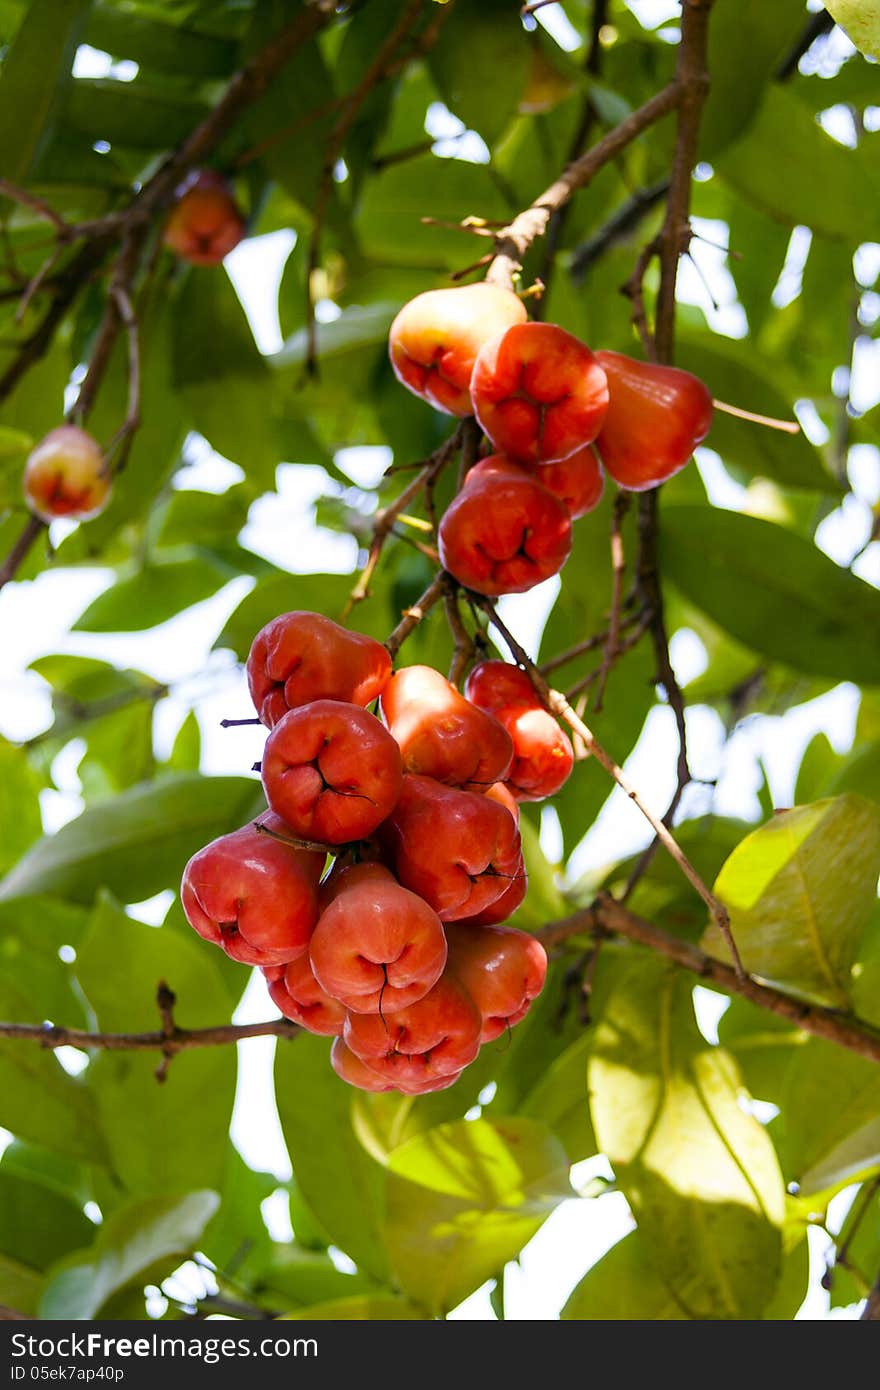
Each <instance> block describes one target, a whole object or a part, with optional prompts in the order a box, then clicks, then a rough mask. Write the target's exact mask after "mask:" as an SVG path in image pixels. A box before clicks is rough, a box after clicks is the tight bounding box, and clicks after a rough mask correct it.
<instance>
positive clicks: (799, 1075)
mask: <svg viewBox="0 0 880 1390" xmlns="http://www.w3.org/2000/svg"><path fill="white" fill-rule="evenodd" d="M877 1073H878V1067H877V1064H876V1062H870V1061H868V1060H867V1058H865V1057H859V1056H857V1054H856V1053H853V1052H848V1051H846V1050H844V1049H843V1048H841V1047H835V1046H834V1045H833V1044H832V1043H826V1042H821V1041H820V1040H819V1039H818V1038H810V1039H809V1041H808V1042H806V1043H805V1044H804V1045H803V1046H802V1047H799V1048H798V1049H797V1050H796V1052H795V1053H794V1054H793V1057H792V1061H791V1065H790V1066H789V1068H788V1070H787V1073H786V1078H785V1088H784V1091H783V1094H782V1097H781V1102H780V1103H781V1109H782V1116H781V1119H782V1128H781V1131H780V1137H779V1144H778V1147H779V1156H780V1160H781V1162H782V1166H783V1170H784V1172H785V1174H786V1177H787V1178H790V1179H793V1180H794V1181H796V1182H797V1183H799V1185H800V1195H801V1196H804V1197H807V1196H810V1195H811V1194H813V1193H821V1192H826V1191H829V1189H834V1188H837V1187H840V1186H843V1185H845V1184H846V1183H849V1182H852V1181H853V1180H854V1179H857V1178H860V1177H861V1176H862V1175H863V1174H864V1173H868V1172H870V1171H871V1170H873V1169H875V1168H877V1167H878V1166H880V1076H878V1074H877Z"/></svg>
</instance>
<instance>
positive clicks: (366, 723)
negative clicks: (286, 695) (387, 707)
mask: <svg viewBox="0 0 880 1390" xmlns="http://www.w3.org/2000/svg"><path fill="white" fill-rule="evenodd" d="M402 775H403V774H402V768H401V763H400V750H399V748H398V747H397V744H396V743H395V741H394V739H393V738H392V737H391V735H390V734H389V732H388V730H387V729H386V728H385V727H384V726H383V725H382V724H380V723H379V720H378V719H376V718H375V717H374V715H372V714H369V713H368V712H367V710H365V709H361V707H360V706H359V705H351V704H346V703H344V702H343V701H342V700H313V701H312V702H311V703H310V704H308V705H303V706H301V708H299V709H293V710H290V711H289V712H288V713H287V714H285V715H284V717H283V719H280V720H279V721H278V723H277V724H276V725H275V727H274V728H273V730H272V732H271V733H270V734H269V737H268V738H267V739H266V747H265V749H264V752H263V763H262V777H263V786H264V788H265V790H266V799H267V800H268V802H269V805H270V806H271V807H272V810H273V811H275V813H276V814H277V815H279V816H281V818H282V820H284V821H285V822H286V823H287V825H289V826H290V829H291V831H292V832H293V834H294V835H297V836H299V837H300V838H301V839H303V840H317V841H318V842H319V843H320V844H327V845H341V844H348V843H350V842H351V841H353V840H360V839H362V838H363V837H365V836H367V835H371V834H372V832H373V831H374V830H375V829H376V827H377V826H378V825H379V824H380V823H381V822H382V821H383V820H385V818H386V816H388V815H389V814H390V812H391V811H392V810H393V809H394V806H395V804H396V802H397V798H398V795H399V794H400V787H401V778H402Z"/></svg>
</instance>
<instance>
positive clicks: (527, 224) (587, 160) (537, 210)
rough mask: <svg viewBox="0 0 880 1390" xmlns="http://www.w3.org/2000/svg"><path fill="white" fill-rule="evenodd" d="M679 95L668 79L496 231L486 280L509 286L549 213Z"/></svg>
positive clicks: (671, 107) (675, 102)
mask: <svg viewBox="0 0 880 1390" xmlns="http://www.w3.org/2000/svg"><path fill="white" fill-rule="evenodd" d="M680 96H681V88H680V87H679V84H678V82H670V83H669V85H668V86H666V87H663V88H662V89H661V90H660V91H659V92H657V93H656V95H655V96H653V97H651V99H650V101H646V102H645V104H644V106H640V107H639V108H638V110H637V111H633V112H632V113H631V114H630V115H629V116H627V117H626V118H625V119H624V120H623V121H621V123H620V125H618V126H615V128H614V129H613V130H610V131H609V132H608V134H607V135H604V136H603V137H602V139H601V140H599V141H598V142H597V144H595V145H594V146H593V147H592V149H590V150H588V151H587V153H586V154H584V155H582V156H581V158H580V159H576V160H575V161H574V163H573V164H570V165H569V166H568V168H567V169H565V170H564V172H563V173H562V174H561V175H560V177H559V178H558V179H556V180H555V181H554V182H553V183H552V184H551V185H550V187H549V188H547V189H545V191H544V192H543V193H542V194H540V196H539V197H537V198H536V199H535V201H534V202H533V203H532V204H531V205H530V206H529V207H527V208H525V209H524V211H522V212H521V213H519V214H518V215H517V216H516V217H515V218H514V219H513V221H512V222H510V223H509V224H508V225H507V226H506V227H504V228H503V229H502V230H501V231H500V232H498V234H497V235H496V238H495V259H494V261H493V262H492V264H491V266H490V267H489V271H488V274H487V275H486V279H487V281H489V282H490V283H491V284H496V285H504V286H506V287H507V288H508V289H511V288H512V287H513V285H514V283H515V280H516V277H517V276H518V275H519V273H520V271H521V269H522V262H523V257H524V256H525V254H526V251H527V250H528V249H529V247H530V246H531V244H532V242H533V241H535V240H536V239H537V238H538V237H539V236H543V234H544V232H545V231H546V229H547V224H548V222H549V221H550V218H551V217H552V216H553V213H554V212H557V211H558V209H559V208H561V207H563V206H564V204H565V203H567V202H568V200H569V198H570V197H571V196H572V194H573V193H576V192H577V191H578V189H581V188H585V187H586V186H587V184H588V183H590V181H591V180H592V179H593V178H594V176H595V175H596V174H597V173H598V172H599V170H600V169H602V168H604V167H605V165H606V164H608V163H609V162H610V161H611V160H612V159H614V158H615V157H616V156H617V155H618V154H619V153H620V152H621V150H624V149H626V147H627V145H629V144H631V143H632V141H633V140H635V139H636V138H637V137H638V136H639V135H641V134H642V132H643V131H645V130H647V129H648V128H649V127H650V126H652V125H654V124H655V122H657V121H659V120H661V119H662V118H663V117H664V116H666V115H668V114H669V112H670V111H673V110H674V109H675V107H676V106H677V105H678V102H679V98H680Z"/></svg>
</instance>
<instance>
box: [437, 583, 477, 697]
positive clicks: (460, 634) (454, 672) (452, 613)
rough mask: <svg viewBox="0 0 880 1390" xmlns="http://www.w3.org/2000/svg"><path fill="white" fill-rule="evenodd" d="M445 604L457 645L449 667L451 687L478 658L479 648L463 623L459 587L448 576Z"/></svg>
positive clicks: (448, 620)
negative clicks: (459, 603) (476, 657)
mask: <svg viewBox="0 0 880 1390" xmlns="http://www.w3.org/2000/svg"><path fill="white" fill-rule="evenodd" d="M443 603H444V606H445V609H446V621H447V623H448V624H449V631H450V632H451V633H452V638H453V641H454V643H455V648H454V650H453V653H452V662H451V664H450V667H449V682H450V684H451V685H458V683H459V681H460V680H461V678H462V676H463V675H464V673H465V671H466V670H467V668H468V667H469V666H470V664H471V662H472V661H473V659H474V657H475V656H476V653H477V646H476V643H475V642H474V639H473V637H472V636H471V634H470V633H469V632H468V630H467V628H466V627H465V625H464V622H463V621H462V616H461V610H460V609H459V606H458V585H457V584H456V582H455V580H454V579H452V578H451V576H447V584H446V592H445V593H444V595H443Z"/></svg>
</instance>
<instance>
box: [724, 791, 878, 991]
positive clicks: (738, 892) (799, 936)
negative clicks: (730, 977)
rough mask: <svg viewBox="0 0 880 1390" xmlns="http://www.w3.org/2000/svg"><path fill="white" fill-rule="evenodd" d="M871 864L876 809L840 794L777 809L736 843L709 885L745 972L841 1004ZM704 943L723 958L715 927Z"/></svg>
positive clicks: (867, 900) (871, 894)
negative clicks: (725, 915)
mask: <svg viewBox="0 0 880 1390" xmlns="http://www.w3.org/2000/svg"><path fill="white" fill-rule="evenodd" d="M878 873H880V809H878V808H877V806H875V805H873V804H872V803H871V802H869V801H865V800H864V799H863V798H862V797H859V796H853V795H846V796H839V797H834V798H832V799H830V800H826V801H817V802H814V803H813V805H811V806H798V807H795V809H794V810H792V811H780V812H779V813H778V814H777V815H776V816H775V817H774V818H773V819H772V820H771V821H769V822H768V823H767V824H766V825H763V826H761V828H760V829H759V830H755V831H753V833H752V834H751V835H748V836H746V838H745V839H744V840H743V841H742V843H741V844H740V845H738V846H737V848H736V849H735V850H734V852H733V854H732V855H731V856H730V858H729V859H728V860H727V863H726V864H725V865H724V867H723V868H722V870H721V873H720V874H719V875H718V878H717V879H716V880H715V889H714V891H715V894H716V896H717V897H718V898H720V900H721V901H722V902H723V903H724V904H725V906H726V907H727V909H728V911H729V913H730V925H731V930H732V932H733V936H734V939H735V941H736V944H737V947H738V949H739V951H740V954H741V957H742V961H743V965H744V967H745V969H746V970H747V971H748V973H749V974H752V975H756V976H758V977H759V978H760V979H762V980H765V981H767V982H768V983H770V984H774V985H777V986H779V987H780V988H781V989H784V990H785V991H786V992H787V993H791V994H797V995H800V996H801V997H804V998H807V999H812V1000H815V1001H816V1002H817V1003H820V1004H826V1005H828V1006H829V1007H831V1008H846V1007H847V1005H848V1002H849V992H850V979H851V972H852V966H853V962H854V961H855V959H856V954H857V952H858V948H859V943H860V941H861V939H862V936H863V934H864V931H865V927H866V926H867V924H868V921H869V919H870V915H871V909H872V908H873V906H874V902H875V899H876V893H877V875H878ZM703 944H704V947H705V949H706V950H708V951H709V952H710V953H711V954H712V955H715V956H719V957H720V958H722V959H729V955H728V953H727V951H726V949H725V946H724V943H723V941H722V940H721V939H720V935H719V932H718V929H717V927H715V926H711V927H709V928H708V929H707V932H706V935H705V937H704V939H703Z"/></svg>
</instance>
